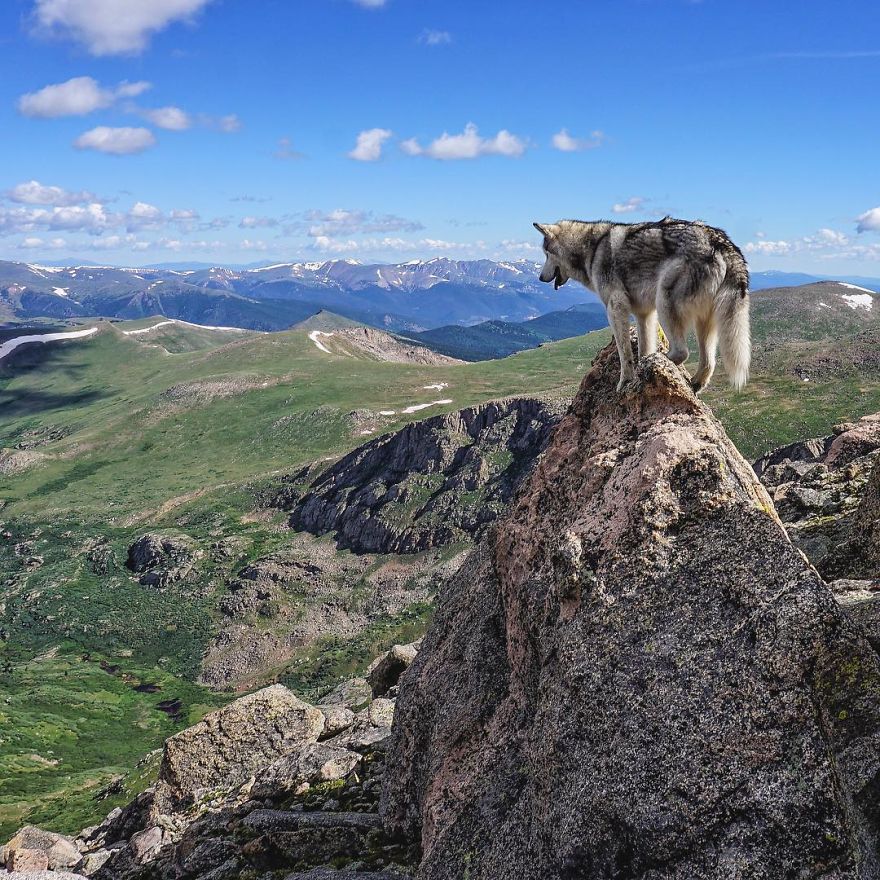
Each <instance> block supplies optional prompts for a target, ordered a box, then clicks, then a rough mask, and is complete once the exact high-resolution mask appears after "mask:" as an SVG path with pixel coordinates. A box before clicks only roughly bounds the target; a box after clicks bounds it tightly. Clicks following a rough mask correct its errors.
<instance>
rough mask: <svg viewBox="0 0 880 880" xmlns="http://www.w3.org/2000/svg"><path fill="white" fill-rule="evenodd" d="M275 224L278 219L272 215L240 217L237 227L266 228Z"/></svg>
mask: <svg viewBox="0 0 880 880" xmlns="http://www.w3.org/2000/svg"><path fill="white" fill-rule="evenodd" d="M277 225H278V221H277V220H276V219H275V218H274V217H242V218H241V222H240V223H239V224H238V227H239V229H266V228H268V227H271V226H277Z"/></svg>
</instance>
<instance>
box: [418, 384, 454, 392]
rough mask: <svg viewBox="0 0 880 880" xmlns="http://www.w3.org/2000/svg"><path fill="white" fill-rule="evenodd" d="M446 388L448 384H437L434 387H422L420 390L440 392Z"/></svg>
mask: <svg viewBox="0 0 880 880" xmlns="http://www.w3.org/2000/svg"><path fill="white" fill-rule="evenodd" d="M448 387H449V383H448V382H437V383H436V384H435V385H422V388H424V389H425V391H442V390H443V389H444V388H448Z"/></svg>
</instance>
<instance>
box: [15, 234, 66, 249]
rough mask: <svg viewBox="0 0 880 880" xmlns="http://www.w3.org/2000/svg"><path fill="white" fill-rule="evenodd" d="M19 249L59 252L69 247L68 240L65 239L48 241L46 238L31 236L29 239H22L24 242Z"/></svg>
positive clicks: (20, 243)
mask: <svg viewBox="0 0 880 880" xmlns="http://www.w3.org/2000/svg"><path fill="white" fill-rule="evenodd" d="M18 247H19V248H20V249H21V250H42V251H57V250H60V249H61V248H64V247H67V240H66V239H64V238H50V239H48V240H46V239H44V238H37V237H36V236H33V235H29V236H28V237H27V238H25V239H22V241H21V242H19V245H18Z"/></svg>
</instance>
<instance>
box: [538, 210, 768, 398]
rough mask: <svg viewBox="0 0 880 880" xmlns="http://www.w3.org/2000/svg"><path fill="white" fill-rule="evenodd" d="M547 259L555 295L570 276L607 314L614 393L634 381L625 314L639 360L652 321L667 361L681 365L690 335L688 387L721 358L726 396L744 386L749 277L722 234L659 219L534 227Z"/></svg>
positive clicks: (651, 338)
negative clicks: (615, 363)
mask: <svg viewBox="0 0 880 880" xmlns="http://www.w3.org/2000/svg"><path fill="white" fill-rule="evenodd" d="M534 226H535V228H536V229H537V230H538V232H540V233H541V234H542V235H543V236H544V254H545V256H546V258H547V261H546V262H545V263H544V268H543V269H542V270H541V274H540V279H541V281H546V282H550V281H553V282H554V288H555V289H556V290H558V289H559V288H560V287H562V285H563V284H565V283H566V281H568V280H569V278H574V279H575V280H576V281H579V282H580V283H581V284H583V285H584V286H585V287H589V288H590V289H591V290H594V291H595V292H596V293H597V294H599V297H600V298H601V300H602V302H603V303H604V304H605V309H606V311H607V312H608V322H609V323H610V324H611V329H612V331H613V332H614V339H615V342H616V343H617V350H618V352H619V354H620V382H618V384H617V390H618V391H620V390H622V389H623V387H624V385H626V383H627V382H628V381H630V380H631V379H632V378H633V377H634V375H635V364H634V361H633V354H632V347H631V345H630V342H629V316H630V315H631V314H634V315H635V316H636V323H637V327H638V337H639V357H644V356H645V355H648V354H653V353H654V352H655V351H656V350H657V318H658V316H659V319H660V326H661V327H662V328H663V332H664V333H665V334H666V336H667V338H668V340H669V358H670V359H671V360H672V361H673V363H675V364H678V365H681V364H683V363H684V362H685V361H686V360H687V359H688V355H689V354H690V352H689V351H688V346H687V335H688V333H689V331H690V329H691V327H694V326H695V327H696V332H697V340H698V343H699V348H700V362H699V366H698V367H697V372H696V373H695V374H694V376H693V378H692V379H691V387H692V388H693V389H694V391H695V392H697V393H699V392H700V391H702V390H703V388H705V387H706V385H708V383H709V380H710V379H711V378H712V373H713V372H714V371H715V350H716V348H717V346H718V342H719V338H720V342H721V357H722V359H723V361H724V366H725V368H726V370H727V375H728V376H729V378H730V383H731V384H732V385H733V387H734V388H737V389H739V388H742V387H743V385H745V384H746V382H747V381H748V378H749V362H750V360H751V338H750V333H749V297H748V290H749V270H748V268H747V267H746V261H745V258H744V257H743V255H742V252H741V251H740V249H739V248H738V247H737V246H736V245H735V244H734V243H733V242H732V241H731V240H730V238H728V236H727V233H726V232H724V231H723V230H721V229H716V228H715V227H714V226H708V225H707V224H705V223H702V222H700V221H693V222H692V221H688V220H673V219H672V218H670V217H664V218H663V219H662V220H658V221H656V222H651V223H609V222H607V221H604V220H600V221H596V222H590V223H586V222H583V221H580V220H561V221H560V222H559V223H550V224H542V223H535V224H534Z"/></svg>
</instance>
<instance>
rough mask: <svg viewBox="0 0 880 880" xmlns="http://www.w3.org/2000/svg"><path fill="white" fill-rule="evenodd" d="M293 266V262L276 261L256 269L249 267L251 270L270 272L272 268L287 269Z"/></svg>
mask: <svg viewBox="0 0 880 880" xmlns="http://www.w3.org/2000/svg"><path fill="white" fill-rule="evenodd" d="M290 266H293V263H274V264H273V265H271V266H259V267H258V268H256V269H249V270H248V271H249V272H268V271H269V270H270V269H287V268H288V267H290Z"/></svg>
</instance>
